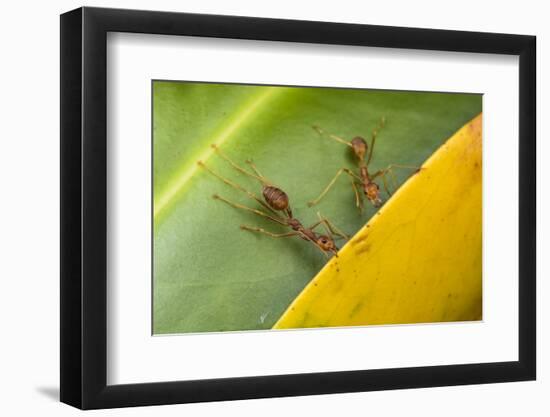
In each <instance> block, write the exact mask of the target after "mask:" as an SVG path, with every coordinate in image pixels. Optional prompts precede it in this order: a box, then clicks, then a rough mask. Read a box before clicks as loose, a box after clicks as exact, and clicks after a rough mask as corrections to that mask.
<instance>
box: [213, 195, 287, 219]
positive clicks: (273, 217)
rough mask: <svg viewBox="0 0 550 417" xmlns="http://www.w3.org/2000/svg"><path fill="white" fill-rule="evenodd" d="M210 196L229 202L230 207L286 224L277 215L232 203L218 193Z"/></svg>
mask: <svg viewBox="0 0 550 417" xmlns="http://www.w3.org/2000/svg"><path fill="white" fill-rule="evenodd" d="M212 197H213V198H215V199H216V200H221V201H223V202H224V203H226V204H229V205H230V206H232V207H235V208H238V209H241V210H246V211H250V212H251V213H254V214H257V215H258V216H262V217H265V218H267V219H269V220H271V221H274V222H275V223H279V224H282V225H283V226H287V224H286V222H285V221H284V220H283V219H281V218H280V217H278V216H272V215H270V214H267V213H264V212H263V211H261V210H256V209H253V208H251V207H248V206H245V205H242V204H238V203H234V202H232V201H229V200H227V199H225V198H223V197H221V196H219V195H218V194H214V195H213V196H212Z"/></svg>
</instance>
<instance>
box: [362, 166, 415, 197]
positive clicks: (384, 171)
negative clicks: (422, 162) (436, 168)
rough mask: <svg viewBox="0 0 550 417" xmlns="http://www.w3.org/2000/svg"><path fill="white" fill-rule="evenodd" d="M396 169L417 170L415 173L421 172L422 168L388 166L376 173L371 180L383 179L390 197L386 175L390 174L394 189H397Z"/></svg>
mask: <svg viewBox="0 0 550 417" xmlns="http://www.w3.org/2000/svg"><path fill="white" fill-rule="evenodd" d="M394 168H402V169H413V170H415V172H418V171H420V170H421V169H422V168H421V167H417V166H414V165H399V164H390V165H388V166H387V167H386V168H385V169H382V170H380V171H376V172H375V173H374V174H373V175H372V176H371V179H375V178H376V177H380V176H381V177H382V180H383V181H384V186H385V187H386V191H387V193H388V194H389V195H391V193H390V192H389V190H388V186H387V183H386V174H389V175H390V176H391V179H392V182H393V185H394V187H395V188H396V189H397V188H398V187H397V179H396V178H395V172H394V171H393V170H394Z"/></svg>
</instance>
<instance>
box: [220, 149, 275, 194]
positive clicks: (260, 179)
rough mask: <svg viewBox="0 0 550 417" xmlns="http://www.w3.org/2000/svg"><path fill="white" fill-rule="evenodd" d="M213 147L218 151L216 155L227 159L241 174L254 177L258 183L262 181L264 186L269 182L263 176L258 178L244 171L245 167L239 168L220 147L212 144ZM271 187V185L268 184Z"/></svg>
mask: <svg viewBox="0 0 550 417" xmlns="http://www.w3.org/2000/svg"><path fill="white" fill-rule="evenodd" d="M210 146H211V147H212V149H214V150H215V151H216V153H217V154H218V155H219V156H220V157H221V158H223V159H225V161H226V162H228V163H229V164H230V165H231V166H232V167H233V168H235V169H236V170H237V171H239V172H240V173H241V174H245V175H248V176H249V177H252V178H254V179H256V180H258V181H260V182H261V183H262V184H264V185H265V184H267V181H266V180H265V179H264V178H263V177H261V176H257V175H255V174H253V173H251V172H248V171H247V170H246V169H244V168H243V167H241V166H239V165H238V164H237V163H236V162H233V161H232V160H231V159H230V158H229V157H228V156H227V155H226V154H225V153H223V152H222V151H221V150H220V148H219V147H218V145H215V144H212V145H210ZM267 185H269V184H267Z"/></svg>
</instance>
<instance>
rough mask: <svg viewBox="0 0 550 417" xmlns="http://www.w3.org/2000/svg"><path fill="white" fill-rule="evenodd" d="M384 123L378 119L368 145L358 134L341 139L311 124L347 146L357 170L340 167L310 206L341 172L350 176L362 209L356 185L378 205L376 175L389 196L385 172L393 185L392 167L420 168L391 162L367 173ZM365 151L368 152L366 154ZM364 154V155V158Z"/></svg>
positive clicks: (378, 194)
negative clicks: (354, 160)
mask: <svg viewBox="0 0 550 417" xmlns="http://www.w3.org/2000/svg"><path fill="white" fill-rule="evenodd" d="M385 124H386V120H385V118H382V119H380V123H379V124H378V127H377V128H375V129H374V130H373V131H372V134H371V141H370V146H369V145H367V142H366V141H365V139H363V138H362V137H360V136H356V137H354V138H353V139H352V140H351V141H349V142H348V141H347V140H345V139H342V138H341V137H339V136H336V135H333V134H329V133H326V132H325V131H323V129H321V128H320V127H319V126H313V129H314V130H315V131H316V132H317V133H318V134H319V135H320V136H324V135H326V136H328V137H329V138H330V139H333V140H335V141H337V142H339V143H342V144H344V145H346V146H349V147H350V148H351V149H352V151H353V154H354V155H355V157H356V160H357V166H358V168H359V172H358V173H355V172H353V171H352V170H351V169H349V168H340V169H339V170H338V172H337V173H336V175H335V176H334V178H333V179H332V180H331V181H330V182H329V184H328V185H327V186H326V188H325V189H324V190H323V191H322V192H321V194H320V195H319V196H318V197H317V198H316V199H315V200H312V201H310V202H309V203H308V205H309V206H310V207H311V206H314V205H315V204H317V203H318V202H319V201H320V200H321V199H322V198H323V197H324V196H325V195H326V193H327V192H328V191H329V190H330V188H331V187H332V186H333V185H334V183H335V182H336V180H337V179H338V177H339V176H340V175H341V174H342V173H343V172H344V173H346V174H348V175H349V176H350V177H351V186H352V187H353V191H354V193H355V205H356V206H357V208H358V209H359V211H362V210H363V200H362V199H361V198H360V196H359V191H358V190H357V186H359V187H361V188H362V190H363V193H364V194H365V197H366V198H367V199H368V200H369V201H370V202H371V204H372V205H373V206H374V207H380V206H381V205H382V200H381V199H380V187H379V186H378V184H377V183H376V182H375V180H376V179H377V178H378V177H381V178H382V182H383V184H384V189H385V190H386V192H387V193H388V196H391V192H390V190H389V188H388V184H387V180H386V175H387V174H389V175H391V178H392V181H393V183H394V185H396V184H397V181H396V179H395V174H394V173H393V168H405V169H413V170H416V172H418V171H419V170H420V168H418V167H416V166H410V165H398V164H391V165H388V166H387V167H386V168H385V169H381V170H378V171H376V172H374V173H369V164H370V161H371V159H372V153H373V150H374V144H375V142H376V138H377V136H378V133H379V131H380V129H382V128H383V127H384V125H385ZM367 152H368V155H367ZM365 156H366V160H365Z"/></svg>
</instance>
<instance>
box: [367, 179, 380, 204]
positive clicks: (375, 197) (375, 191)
mask: <svg viewBox="0 0 550 417" xmlns="http://www.w3.org/2000/svg"><path fill="white" fill-rule="evenodd" d="M364 191H365V195H366V196H367V198H368V199H369V201H370V202H371V203H372V205H373V206H374V207H380V206H381V205H382V200H380V188H379V187H378V185H377V184H376V183H374V182H369V183H368V184H365V190H364Z"/></svg>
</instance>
